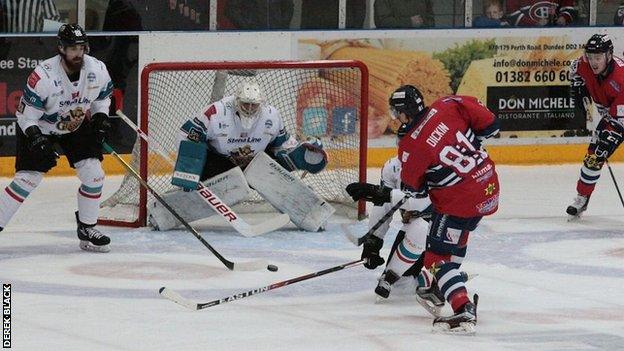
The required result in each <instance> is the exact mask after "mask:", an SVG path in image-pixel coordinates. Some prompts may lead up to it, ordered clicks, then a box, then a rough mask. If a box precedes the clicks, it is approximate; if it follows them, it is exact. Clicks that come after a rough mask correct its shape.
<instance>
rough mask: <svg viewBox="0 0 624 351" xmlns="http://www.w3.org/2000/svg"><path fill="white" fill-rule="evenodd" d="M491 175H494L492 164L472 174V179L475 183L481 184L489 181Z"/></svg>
mask: <svg viewBox="0 0 624 351" xmlns="http://www.w3.org/2000/svg"><path fill="white" fill-rule="evenodd" d="M492 174H494V171H493V170H492V164H491V163H488V164H487V165H486V166H485V167H483V168H481V169H480V170H478V171H476V172H475V173H474V174H472V179H475V180H476V181H477V183H481V182H483V181H486V180H488V179H490V177H492Z"/></svg>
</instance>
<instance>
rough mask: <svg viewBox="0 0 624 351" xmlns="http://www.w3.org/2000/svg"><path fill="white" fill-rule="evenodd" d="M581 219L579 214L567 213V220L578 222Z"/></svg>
mask: <svg viewBox="0 0 624 351" xmlns="http://www.w3.org/2000/svg"><path fill="white" fill-rule="evenodd" d="M580 220H581V215H568V222H578V221H580Z"/></svg>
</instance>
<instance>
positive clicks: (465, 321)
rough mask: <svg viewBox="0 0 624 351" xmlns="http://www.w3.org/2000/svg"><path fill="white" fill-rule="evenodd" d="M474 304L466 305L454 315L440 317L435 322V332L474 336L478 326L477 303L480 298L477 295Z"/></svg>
mask: <svg viewBox="0 0 624 351" xmlns="http://www.w3.org/2000/svg"><path fill="white" fill-rule="evenodd" d="M474 301H475V302H474V303H472V302H468V303H466V304H465V305H464V306H463V307H462V308H461V309H460V310H459V311H457V312H456V313H455V314H454V315H452V316H448V317H438V318H436V319H434V320H433V330H434V331H436V332H442V333H453V334H468V335H470V334H474V333H475V327H476V325H477V303H478V301H479V296H478V295H477V294H475V296H474Z"/></svg>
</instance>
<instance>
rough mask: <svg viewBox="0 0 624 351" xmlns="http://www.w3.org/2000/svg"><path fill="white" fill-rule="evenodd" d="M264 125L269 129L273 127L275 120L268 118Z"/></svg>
mask: <svg viewBox="0 0 624 351" xmlns="http://www.w3.org/2000/svg"><path fill="white" fill-rule="evenodd" d="M264 126H265V127H266V129H269V128H271V127H273V121H271V120H270V119H267V120H266V121H265V122H264Z"/></svg>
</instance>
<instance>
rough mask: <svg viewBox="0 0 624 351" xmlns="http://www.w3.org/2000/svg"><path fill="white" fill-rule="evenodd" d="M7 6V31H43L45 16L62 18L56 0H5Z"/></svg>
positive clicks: (55, 19) (47, 17)
mask: <svg viewBox="0 0 624 351" xmlns="http://www.w3.org/2000/svg"><path fill="white" fill-rule="evenodd" d="M5 6H6V7H5V11H6V13H5V16H6V23H5V30H6V31H7V32H12V33H26V32H41V31H43V20H44V18H45V19H49V20H53V21H59V20H60V19H61V16H60V14H59V12H58V9H57V8H56V4H55V3H54V0H5Z"/></svg>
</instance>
